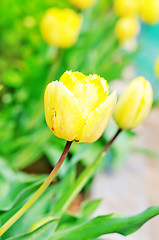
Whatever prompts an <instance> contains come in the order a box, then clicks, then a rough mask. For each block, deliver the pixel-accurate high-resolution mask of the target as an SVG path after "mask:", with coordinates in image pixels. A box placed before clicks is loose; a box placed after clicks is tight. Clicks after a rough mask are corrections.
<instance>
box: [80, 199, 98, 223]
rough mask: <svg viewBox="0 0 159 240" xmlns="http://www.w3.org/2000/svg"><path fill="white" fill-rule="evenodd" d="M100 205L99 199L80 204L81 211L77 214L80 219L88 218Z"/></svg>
mask: <svg viewBox="0 0 159 240" xmlns="http://www.w3.org/2000/svg"><path fill="white" fill-rule="evenodd" d="M100 203H101V199H95V200H90V201H85V202H84V203H83V204H82V209H81V212H79V216H81V217H82V218H88V217H90V216H91V215H92V214H93V213H94V211H95V210H96V209H97V207H98V206H99V204H100Z"/></svg>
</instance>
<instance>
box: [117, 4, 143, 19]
mask: <svg viewBox="0 0 159 240" xmlns="http://www.w3.org/2000/svg"><path fill="white" fill-rule="evenodd" d="M139 2H140V1H139V0H114V11H115V13H116V14H117V15H118V16H120V17H123V16H128V15H130V16H131V15H137V14H138V12H139Z"/></svg>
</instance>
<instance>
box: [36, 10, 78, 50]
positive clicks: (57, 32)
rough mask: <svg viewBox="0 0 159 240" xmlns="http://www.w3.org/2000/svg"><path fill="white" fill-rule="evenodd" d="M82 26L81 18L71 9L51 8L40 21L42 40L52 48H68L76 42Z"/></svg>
mask: <svg viewBox="0 0 159 240" xmlns="http://www.w3.org/2000/svg"><path fill="white" fill-rule="evenodd" d="M81 24H82V16H81V15H80V14H78V13H76V12H75V11H74V10H72V9H68V8H67V9H59V8H51V9H49V10H47V11H46V13H45V15H44V16H43V18H42V21H41V25H40V27H41V33H42V36H43V38H44V40H45V41H46V42H47V43H48V44H49V45H52V46H55V47H60V48H68V47H71V46H73V45H74V44H75V42H76V41H77V38H78V35H79V32H80V28H81Z"/></svg>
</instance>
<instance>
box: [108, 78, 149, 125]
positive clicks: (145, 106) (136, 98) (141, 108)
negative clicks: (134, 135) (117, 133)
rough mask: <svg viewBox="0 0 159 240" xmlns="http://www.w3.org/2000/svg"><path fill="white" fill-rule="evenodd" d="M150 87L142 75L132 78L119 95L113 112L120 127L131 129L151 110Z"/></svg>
mask: <svg viewBox="0 0 159 240" xmlns="http://www.w3.org/2000/svg"><path fill="white" fill-rule="evenodd" d="M152 101H153V91H152V87H151V85H150V83H149V81H147V80H146V79H145V78H144V77H138V78H136V79H134V80H133V81H132V82H131V83H130V84H129V85H128V87H127V89H126V90H125V92H124V93H123V95H121V96H120V98H119V100H118V102H117V105H116V108H115V110H114V113H113V117H114V120H115V121H116V123H117V124H118V125H119V127H120V128H122V129H132V128H134V127H136V126H137V125H139V124H140V123H142V122H143V121H144V120H145V119H146V117H147V115H148V113H149V112H150V110H151V106H152Z"/></svg>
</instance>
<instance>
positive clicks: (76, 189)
mask: <svg viewBox="0 0 159 240" xmlns="http://www.w3.org/2000/svg"><path fill="white" fill-rule="evenodd" d="M121 131H122V129H120V128H119V129H118V131H117V132H116V134H115V135H114V137H113V138H112V139H111V140H110V141H109V142H108V143H107V144H106V145H105V146H104V148H103V149H102V151H101V152H100V153H99V155H98V156H97V157H96V158H95V160H94V161H93V162H92V163H91V164H90V165H89V166H87V167H86V168H85V169H84V170H83V171H82V173H81V174H80V175H79V177H78V178H77V179H76V181H75V183H74V184H72V186H71V187H70V189H69V190H68V191H67V193H66V194H65V195H64V196H63V197H62V198H61V199H60V200H59V201H58V203H57V205H56V206H55V209H54V210H53V215H54V216H59V215H61V214H63V213H64V211H66V210H67V208H68V207H69V205H70V204H71V203H72V201H73V200H74V199H75V197H76V196H77V195H78V194H79V193H80V191H81V190H82V189H83V187H84V186H85V185H86V183H87V182H88V181H89V180H90V179H91V177H92V176H93V174H94V173H95V171H96V169H97V167H98V165H99V163H100V161H101V159H102V158H103V156H104V155H105V153H106V151H107V150H108V149H109V148H110V146H111V145H112V143H113V142H114V140H115V139H116V138H117V137H118V135H119V134H120V133H121Z"/></svg>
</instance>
